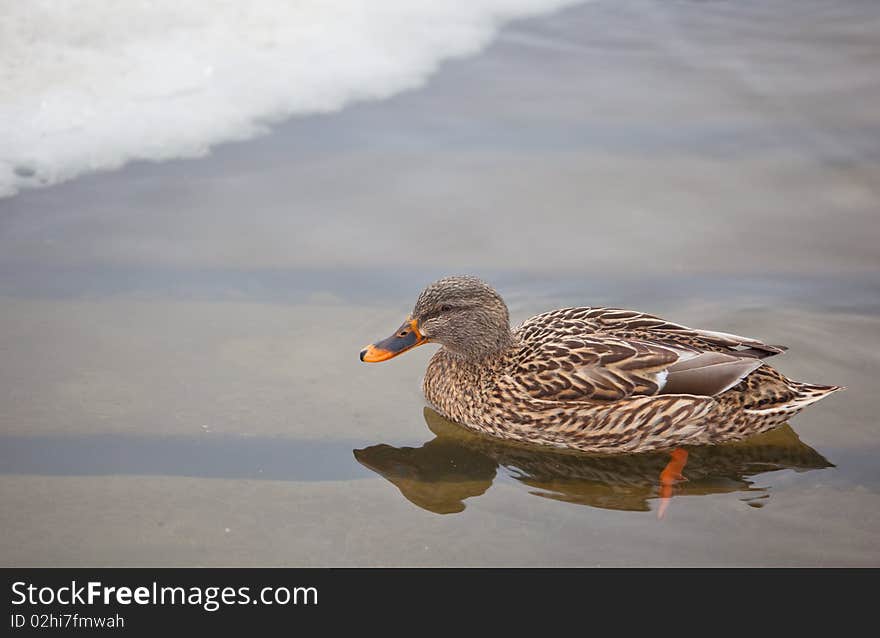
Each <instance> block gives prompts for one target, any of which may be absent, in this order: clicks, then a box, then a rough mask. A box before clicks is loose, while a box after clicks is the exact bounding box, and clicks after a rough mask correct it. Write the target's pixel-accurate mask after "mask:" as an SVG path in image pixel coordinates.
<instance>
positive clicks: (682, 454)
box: [657, 448, 688, 518]
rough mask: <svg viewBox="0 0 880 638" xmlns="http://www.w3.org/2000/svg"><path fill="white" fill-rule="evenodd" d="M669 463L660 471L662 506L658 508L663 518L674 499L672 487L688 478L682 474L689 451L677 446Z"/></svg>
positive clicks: (658, 515) (658, 512)
mask: <svg viewBox="0 0 880 638" xmlns="http://www.w3.org/2000/svg"><path fill="white" fill-rule="evenodd" d="M669 456H670V459H669V463H667V464H666V467H664V468H663V471H662V472H660V507H659V508H658V509H657V518H663V516H664V515H665V514H666V508H668V507H669V501H670V500H671V499H672V488H673V486H674V485H675V484H676V483H681V482H682V481H686V480H687V479H686V478H685V477H684V475H683V474H682V471H684V466H685V465H687V460H688V452H687V450H685V449H683V448H676V449H674V450H672V452H671V453H670V455H669Z"/></svg>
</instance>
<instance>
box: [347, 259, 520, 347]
mask: <svg viewBox="0 0 880 638" xmlns="http://www.w3.org/2000/svg"><path fill="white" fill-rule="evenodd" d="M429 342H435V343H439V344H441V345H442V346H443V347H444V348H446V350H448V351H449V352H451V353H452V354H454V355H456V356H458V357H461V358H463V359H467V360H471V361H479V360H480V359H484V358H486V357H488V356H491V355H493V354H497V353H499V352H502V351H504V350H506V349H507V348H509V347H510V345H511V344H512V342H513V337H512V336H511V333H510V315H509V313H508V311H507V305H506V304H505V303H504V300H503V299H502V298H501V295H499V294H498V293H497V292H495V290H493V289H492V287H491V286H489V285H488V284H487V283H485V282H484V281H481V280H480V279H477V278H476V277H444V278H443V279H439V280H438V281H435V282H434V283H432V284H431V285H430V286H428V287H427V288H425V289H424V290H423V291H422V294H420V295H419V298H418V300H417V301H416V305H415V307H414V308H413V311H412V314H411V315H410V316H409V317H407V318H406V321H404V322H403V325H401V326H400V328H398V329H397V330H396V331H395V332H394V334H392V335H391V336H390V337H388V338H387V339H383V340H381V341H377V342H376V343H372V344H370V345H368V346H367V347H366V348H364V349H363V350H361V355H360V356H361V361H366V362H367V363H375V362H378V361H385V360H387V359H391V358H392V357H396V356H397V355H399V354H402V353H404V352H406V351H407V350H411V349H412V348H415V347H416V346H420V345H422V344H423V343H429Z"/></svg>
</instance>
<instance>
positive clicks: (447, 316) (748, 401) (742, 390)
mask: <svg viewBox="0 0 880 638" xmlns="http://www.w3.org/2000/svg"><path fill="white" fill-rule="evenodd" d="M412 317H413V319H414V320H415V321H416V322H417V325H418V330H419V332H420V333H421V335H423V337H424V338H425V340H427V341H436V342H439V343H440V344H442V346H443V347H441V349H440V350H439V351H438V352H437V353H436V354H435V355H434V356H433V358H432V359H431V362H430V364H429V365H428V370H427V373H426V375H425V379H424V383H423V388H424V392H425V396H426V398H427V399H428V401H429V402H430V403H431V404H432V405H433V406H434V407H435V408H436V409H437V410H438V411H439V412H440V413H441V414H443V415H444V416H446V417H447V418H449V419H451V420H453V421H456V422H458V423H461V424H463V425H465V426H467V427H469V428H472V429H474V430H477V431H480V432H484V433H487V434H490V435H493V436H496V437H499V438H502V439H508V440H514V441H524V442H530V443H537V444H543V445H550V446H555V447H566V448H573V449H578V450H583V451H587V452H602V453H614V452H634V451H640V452H641V451H650V450H657V449H664V448H671V447H676V446H680V445H701V444H708V443H720V442H725V441H733V440H737V439H742V438H744V437H746V436H749V435H751V434H757V433H760V432H764V431H767V430H769V429H771V428H774V427H776V426H778V425H781V424H782V423H785V422H786V421H787V420H788V419H789V418H791V417H792V416H793V415H794V414H796V413H797V412H799V411H800V410H801V409H803V408H804V407H805V406H807V405H809V404H811V403H813V402H815V401H818V400H819V399H821V398H823V397H825V396H827V395H828V394H831V393H832V392H834V391H836V390H838V389H840V388H839V387H837V386H821V385H810V384H805V383H798V382H795V381H792V380H790V379H787V378H786V377H785V376H783V375H782V374H781V373H780V372H778V371H776V370H774V369H773V368H771V367H770V366H769V365H767V364H766V363H764V362H763V361H762V360H761V359H762V358H763V357H767V356H772V355H774V354H778V353H780V352H783V351H784V350H785V348H783V347H781V346H772V345H768V344H765V343H762V342H760V341H758V340H755V339H749V338H746V337H740V336H737V335H730V334H726V333H719V332H713V331H705V330H694V329H690V328H687V327H685V326H681V325H678V324H674V323H671V322H668V321H665V320H663V319H660V318H658V317H655V316H652V315H648V314H645V313H641V312H634V311H629V310H620V309H615V308H563V309H560V310H554V311H551V312H546V313H543V314H540V315H537V316H535V317H532V318H530V319H528V320H527V321H525V322H524V323H523V324H522V325H521V326H519V327H518V328H517V329H515V330H513V331H511V330H510V327H509V323H508V312H507V307H506V305H505V304H504V302H503V300H502V299H501V297H500V296H499V295H498V293H497V292H495V291H494V290H492V288H491V287H489V286H488V285H487V284H485V283H483V282H482V281H480V280H479V279H476V278H473V277H449V278H446V279H441V280H439V281H438V282H435V283H434V284H432V285H431V286H429V287H428V288H427V289H426V290H425V291H424V292H423V293H422V295H421V296H420V297H419V300H418V302H417V303H416V306H415V309H414V310H413V314H412Z"/></svg>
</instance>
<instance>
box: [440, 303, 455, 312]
mask: <svg viewBox="0 0 880 638" xmlns="http://www.w3.org/2000/svg"><path fill="white" fill-rule="evenodd" d="M450 310H452V306H450V305H449V304H443V305H442V306H440V312H449V311H450Z"/></svg>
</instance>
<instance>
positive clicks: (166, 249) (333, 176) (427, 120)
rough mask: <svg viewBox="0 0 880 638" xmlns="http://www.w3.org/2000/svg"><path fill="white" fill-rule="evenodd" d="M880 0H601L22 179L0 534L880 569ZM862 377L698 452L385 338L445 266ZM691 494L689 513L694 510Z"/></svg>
mask: <svg viewBox="0 0 880 638" xmlns="http://www.w3.org/2000/svg"><path fill="white" fill-rule="evenodd" d="M878 28H880V10H878V7H877V5H876V3H872V2H859V1H856V0H847V1H845V2H837V3H833V4H832V3H826V2H778V3H772V4H770V5H768V4H767V3H764V2H758V1H755V2H685V1H678V2H655V1H650V0H627V1H625V2H602V1H598V2H594V3H590V4H585V5H583V6H580V7H576V8H573V9H569V10H565V11H562V12H558V13H554V14H549V15H545V16H543V17H539V18H534V19H530V20H527V21H520V22H516V23H513V24H511V25H509V26H508V27H506V28H505V29H504V30H503V31H502V32H501V34H500V36H499V38H498V39H497V40H496V41H495V42H494V44H492V45H491V46H490V47H489V48H488V49H487V50H486V51H485V52H483V53H482V54H480V55H478V56H475V57H471V58H468V59H462V60H457V61H454V62H450V63H447V64H445V65H444V66H443V67H442V68H441V69H440V70H439V72H438V73H437V74H436V75H435V76H433V78H432V80H431V81H430V82H429V83H428V84H427V85H426V86H424V87H423V88H421V89H419V90H414V91H410V92H407V93H402V94H399V95H396V96H394V97H391V98H389V99H386V100H382V101H377V102H373V103H370V104H364V105H360V106H354V107H349V108H347V109H345V110H343V111H341V112H339V113H335V114H327V115H322V116H314V117H308V118H300V119H295V120H291V121H289V122H287V123H285V124H283V125H281V126H278V127H277V128H276V129H275V130H274V132H273V134H272V135H270V136H268V137H264V138H262V139H259V140H256V141H252V142H247V143H242V144H233V145H227V146H224V147H221V148H219V149H218V150H217V151H216V152H214V153H213V154H212V155H211V156H209V157H206V158H203V159H199V160H194V161H171V162H164V163H156V164H147V163H143V164H134V165H130V166H128V167H126V168H124V169H122V170H120V171H117V172H114V173H110V174H104V175H92V176H86V177H81V178H78V179H76V180H74V181H71V182H68V183H65V184H62V185H59V186H54V187H50V188H45V189H39V190H30V191H25V192H22V193H21V194H19V195H17V196H15V197H13V198H8V199H4V200H0V528H2V530H3V534H0V563H2V564H7V565H82V564H88V565H314V566H322V565H324V566H326V565H536V566H537V565H875V566H876V565H880V466H878V463H877V461H876V459H877V458H878V454H880V437H878V425H877V418H876V406H875V402H874V398H875V395H876V392H875V386H876V381H875V380H876V378H877V374H878V371H880V347H878V346H880V283H878V282H880V277H878V274H880V258H878V257H880V255H878V251H877V246H878V240H880V188H878V184H880V165H878V159H880V158H878V155H877V149H878V148H880V146H878V144H877V141H878V140H880V116H878V112H877V110H876V108H873V105H874V104H876V103H877V102H878V101H880V78H878V77H877V73H876V68H875V67H876V65H875V64H872V61H873V60H875V59H876V58H877V54H878V53H880V43H878V41H877V38H876V33H877V31H878ZM462 272H468V273H473V274H478V275H481V276H483V277H484V278H486V279H488V280H489V281H490V282H492V283H493V284H494V285H496V286H497V287H498V289H499V290H500V291H501V293H502V294H503V296H504V297H505V299H506V300H507V302H508V304H509V306H510V310H511V315H512V318H513V319H514V321H515V322H519V321H522V320H523V319H525V318H527V317H529V316H531V315H533V314H535V313H538V312H542V311H545V310H548V309H551V308H555V307H560V306H569V305H613V306H618V307H631V308H637V309H640V310H644V311H648V312H652V313H655V314H659V315H661V316H664V317H666V318H668V319H670V320H673V321H676V322H679V323H684V324H686V325H692V326H695V327H703V328H708V329H715V330H722V331H727V332H733V333H739V334H744V335H749V336H754V337H758V338H761V339H764V340H766V341H767V342H769V343H782V344H786V345H788V346H789V347H790V350H789V351H788V352H787V353H786V354H785V355H783V356H781V357H777V358H776V359H774V365H776V366H777V367H778V368H779V369H780V370H781V371H783V372H784V373H785V374H787V375H789V376H791V377H792V378H794V379H799V380H804V381H810V382H816V383H830V384H840V385H845V386H847V390H846V392H843V393H838V394H836V395H834V396H832V397H830V398H828V399H827V400H824V401H822V402H821V403H819V404H817V405H815V406H813V407H811V408H809V409H808V410H807V411H805V412H804V413H802V414H800V415H798V416H797V417H795V418H794V419H793V420H792V422H791V423H790V425H789V427H787V428H783V429H780V430H778V431H775V432H772V433H769V434H768V435H765V436H763V437H761V438H758V439H755V440H750V441H745V442H742V443H739V444H735V445H730V446H719V447H715V448H699V449H692V450H690V452H689V457H688V462H687V465H686V466H685V469H684V470H683V474H684V476H685V477H686V478H687V479H688V480H687V481H685V482H681V483H676V484H675V485H673V486H671V487H670V486H666V485H664V484H663V482H662V481H661V478H660V477H661V473H662V472H663V470H664V468H665V467H666V464H667V463H668V460H669V458H668V455H663V454H656V455H636V456H630V457H614V458H608V457H588V456H583V455H568V454H560V453H558V452H557V453H551V452H539V451H535V450H533V449H522V448H520V447H511V446H507V445H502V444H499V443H497V442H493V441H487V440H485V439H483V438H480V437H473V436H470V435H468V433H467V432H462V431H461V430H460V429H459V428H457V427H456V426H455V425H454V424H450V423H448V422H446V421H444V420H443V419H442V418H440V417H439V416H438V415H436V414H435V413H433V412H432V411H430V410H426V408H425V405H424V401H423V399H422V396H421V392H420V380H421V376H422V374H423V373H424V369H425V366H426V364H427V361H428V358H429V357H430V355H431V350H432V349H433V348H434V347H435V346H426V347H423V348H420V349H417V350H414V351H413V352H410V353H407V354H406V355H405V356H403V357H399V358H396V359H394V360H393V361H389V362H387V363H384V364H380V365H373V366H367V365H364V364H362V363H361V362H360V361H359V360H358V356H357V355H358V352H359V351H360V349H361V347H362V346H363V345H364V344H365V343H367V342H369V341H371V340H373V339H375V338H376V337H379V336H385V335H387V334H388V333H389V331H390V330H392V329H394V328H395V327H396V326H398V325H399V324H400V321H401V320H402V319H403V317H404V316H405V315H406V314H407V313H408V312H409V311H410V310H411V308H412V305H413V303H414V301H415V298H416V295H417V294H418V292H419V291H420V290H421V288H422V287H423V286H424V285H425V284H427V283H429V282H430V281H431V280H432V279H434V278H436V277H439V276H442V275H447V274H453V273H462ZM661 514H662V516H661Z"/></svg>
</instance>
